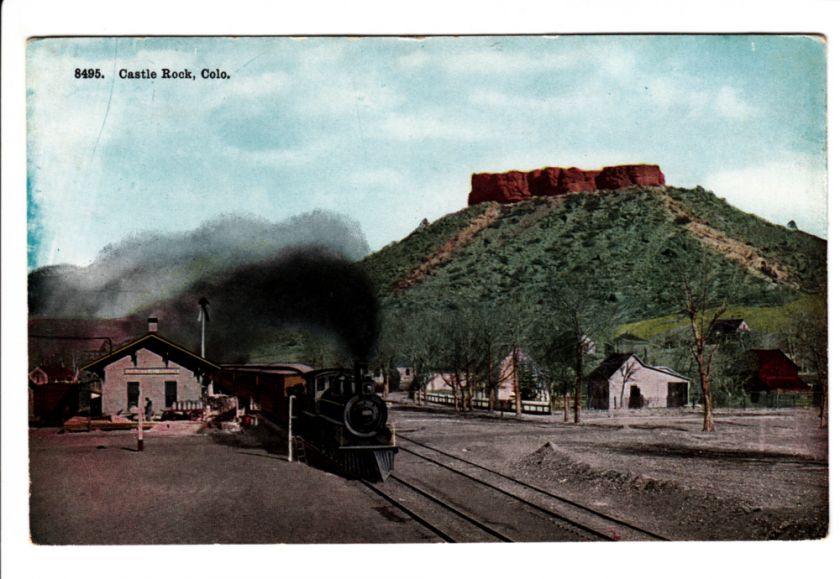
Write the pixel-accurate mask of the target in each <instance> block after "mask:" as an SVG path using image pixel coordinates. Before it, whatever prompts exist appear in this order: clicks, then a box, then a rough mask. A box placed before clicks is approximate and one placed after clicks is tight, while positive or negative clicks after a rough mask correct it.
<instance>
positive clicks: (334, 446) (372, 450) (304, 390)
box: [217, 365, 397, 481]
mask: <svg viewBox="0 0 840 579" xmlns="http://www.w3.org/2000/svg"><path fill="white" fill-rule="evenodd" d="M217 383H218V384H219V386H220V387H221V388H222V389H223V390H226V391H228V392H230V393H233V394H235V395H236V396H237V397H238V398H239V403H240V405H245V406H247V407H249V408H251V409H252V410H257V411H259V412H261V413H262V414H263V415H264V416H266V417H268V418H269V419H270V420H271V421H272V422H274V423H275V424H277V425H279V426H283V427H285V426H286V425H287V424H288V420H289V406H290V404H291V410H292V413H293V420H292V431H293V434H294V435H295V436H299V437H300V438H302V439H303V440H304V441H305V442H306V443H307V444H308V446H309V447H310V448H313V449H315V450H316V451H317V452H318V453H319V454H321V455H323V456H324V457H326V458H327V459H329V460H330V461H331V462H333V463H334V464H335V465H336V466H337V467H338V469H339V470H340V471H342V473H344V474H345V475H347V476H349V477H351V478H364V479H368V480H373V481H384V480H385V479H387V478H388V476H389V475H390V474H391V472H392V471H393V469H394V456H395V454H396V453H397V445H396V437H395V434H394V430H393V428H392V427H391V425H390V424H388V408H387V406H386V404H385V402H384V401H383V400H382V398H380V397H379V395H377V394H376V392H375V389H374V383H373V380H372V379H370V378H369V377H368V376H366V375H365V373H364V372H363V370H362V368H361V366H357V367H356V368H354V369H352V370H351V369H348V368H331V369H320V370H313V369H308V368H307V367H305V366H300V365H270V366H250V365H239V366H225V367H223V368H222V370H221V372H220V375H219V377H218V381H217Z"/></svg>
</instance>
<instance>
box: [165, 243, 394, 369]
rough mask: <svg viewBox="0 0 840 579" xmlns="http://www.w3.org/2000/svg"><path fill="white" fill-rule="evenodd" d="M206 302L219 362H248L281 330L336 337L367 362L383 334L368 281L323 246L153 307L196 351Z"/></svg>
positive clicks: (212, 352)
mask: <svg viewBox="0 0 840 579" xmlns="http://www.w3.org/2000/svg"><path fill="white" fill-rule="evenodd" d="M201 297H204V298H206V299H207V301H208V302H209V311H210V320H211V321H210V322H209V323H208V324H207V326H206V344H207V346H206V356H207V357H208V358H209V359H211V360H213V361H217V362H240V361H244V360H247V358H248V353H249V352H252V351H253V349H254V348H255V347H258V346H260V345H261V343H263V341H264V340H265V338H266V336H267V335H269V334H270V333H271V332H272V331H276V330H278V329H281V328H304V329H307V330H310V331H312V332H314V333H324V332H327V333H330V334H333V335H334V336H335V337H336V338H338V340H339V341H340V342H341V344H343V346H344V347H345V349H346V351H347V353H348V354H349V355H350V356H352V358H353V359H354V360H359V361H364V360H367V358H368V356H369V354H370V352H371V349H372V348H373V346H374V345H375V343H376V340H377V338H378V334H379V324H380V321H379V302H378V300H377V297H376V292H375V291H374V288H373V286H372V284H371V282H370V280H369V279H368V277H367V275H366V274H365V273H364V271H363V270H362V269H361V268H360V267H359V266H357V265H356V264H354V263H353V262H351V261H350V260H348V259H347V258H345V257H343V256H342V255H341V254H339V253H337V252H335V251H331V250H328V249H325V248H321V247H311V248H297V249H291V250H287V251H286V252H285V253H283V254H281V255H278V256H277V257H275V258H273V259H271V260H268V261H265V262H262V263H260V264H252V265H247V266H243V267H239V268H236V269H234V270H230V271H228V272H226V274H225V276H224V277H221V278H218V279H212V278H211V279H207V278H205V279H203V280H201V281H199V282H197V283H196V284H195V285H193V286H192V287H191V288H189V289H188V290H187V291H185V292H184V293H183V294H181V296H180V297H179V298H178V299H177V300H174V301H169V302H164V303H160V304H158V305H157V306H155V307H153V312H154V313H155V314H157V316H158V317H159V318H160V323H161V326H160V331H161V334H163V335H165V336H167V337H170V336H171V337H172V338H173V339H176V340H177V341H179V342H180V343H182V344H184V345H185V346H187V347H191V348H194V346H195V344H197V343H198V342H199V340H200V334H199V332H200V323H199V322H198V321H197V320H198V314H199V306H198V305H197V304H198V299H199V298H201ZM195 349H196V351H197V348H195ZM282 361H288V360H282Z"/></svg>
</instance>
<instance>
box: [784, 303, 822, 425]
mask: <svg viewBox="0 0 840 579" xmlns="http://www.w3.org/2000/svg"><path fill="white" fill-rule="evenodd" d="M818 303H819V306H818V307H816V308H814V309H813V310H812V311H809V312H807V314H805V315H803V316H800V317H799V318H798V319H796V320H795V321H794V322H793V323H792V324H791V330H790V335H789V336H788V341H789V345H790V351H791V354H792V355H793V357H794V360H795V361H796V363H797V364H799V365H804V366H807V367H808V369H809V370H812V371H813V372H814V374H815V375H816V381H817V385H818V387H820V388H822V397H821V400H820V428H826V427H828V315H827V311H826V304H827V301H826V299H825V296H822V299H820V300H819V302H818Z"/></svg>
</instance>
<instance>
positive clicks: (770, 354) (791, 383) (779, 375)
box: [749, 349, 810, 390]
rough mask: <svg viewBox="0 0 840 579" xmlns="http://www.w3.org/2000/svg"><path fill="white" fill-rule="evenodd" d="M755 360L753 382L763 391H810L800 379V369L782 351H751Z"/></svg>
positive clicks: (750, 353)
mask: <svg viewBox="0 0 840 579" xmlns="http://www.w3.org/2000/svg"><path fill="white" fill-rule="evenodd" d="M749 355H750V356H751V357H752V359H753V364H754V366H753V378H752V379H753V381H754V382H756V383H757V385H758V386H759V387H760V388H761V389H762V390H808V389H809V388H810V387H809V386H808V384H806V383H805V381H804V380H802V378H800V377H799V373H798V370H799V367H798V366H797V365H796V364H795V363H794V362H793V360H791V359H790V358H788V357H787V356H786V355H785V353H784V352H782V351H781V350H778V349H775V350H757V349H753V350H750V351H749Z"/></svg>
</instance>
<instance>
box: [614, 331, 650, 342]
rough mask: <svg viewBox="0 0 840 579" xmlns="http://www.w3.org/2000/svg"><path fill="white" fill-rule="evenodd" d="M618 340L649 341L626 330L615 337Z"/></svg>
mask: <svg viewBox="0 0 840 579" xmlns="http://www.w3.org/2000/svg"><path fill="white" fill-rule="evenodd" d="M615 341H616V342H641V343H645V344H646V343H647V342H648V341H647V340H646V339H644V338H642V337H641V336H637V335H636V334H631V333H630V332H624V333H623V334H621V335H620V336H617V337H616V338H615Z"/></svg>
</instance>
